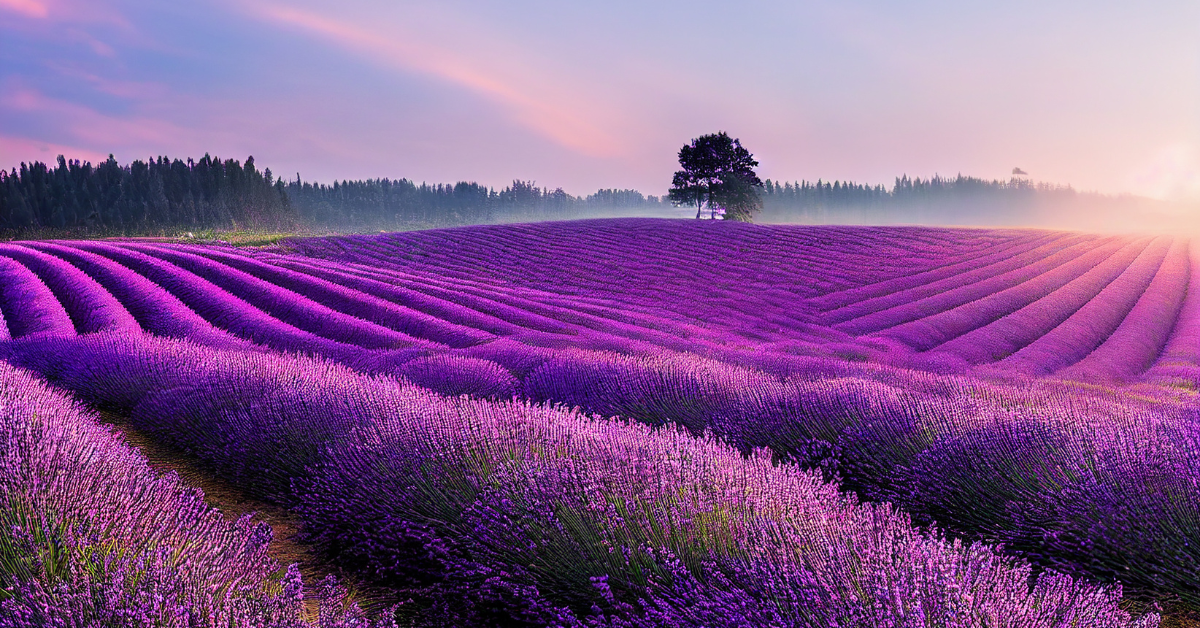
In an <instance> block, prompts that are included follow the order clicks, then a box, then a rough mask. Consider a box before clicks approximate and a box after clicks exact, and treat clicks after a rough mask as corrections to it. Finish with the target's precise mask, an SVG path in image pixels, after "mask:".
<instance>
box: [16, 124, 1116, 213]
mask: <svg viewBox="0 0 1200 628" xmlns="http://www.w3.org/2000/svg"><path fill="white" fill-rule="evenodd" d="M714 137H718V139H724V138H722V137H719V134H718V136H714ZM725 143H729V144H730V146H728V147H724V148H730V147H732V149H731V150H732V151H733V152H732V153H731V154H734V155H735V156H736V155H737V154H740V153H738V151H737V150H736V149H737V148H740V145H737V144H736V142H732V143H731V142H725ZM722 146H723V145H722ZM742 157H743V161H744V162H745V164H742V165H739V166H738V168H740V169H741V170H740V171H739V170H737V169H736V168H735V169H733V170H730V172H734V173H739V172H740V174H738V175H737V179H736V180H734V183H739V182H740V183H742V184H744V185H733V186H730V185H727V184H724V183H722V184H721V185H716V184H715V183H714V181H717V179H712V178H711V173H710V175H704V173H703V172H702V171H701V170H702V169H700V168H696V169H694V170H695V172H693V173H689V174H690V175H695V176H692V177H691V178H690V179H687V180H683V179H681V180H679V181H675V182H673V183H675V185H674V188H673V194H672V197H671V198H667V197H662V198H660V197H657V196H646V195H643V194H642V193H640V192H638V191H636V190H629V189H602V190H597V191H596V192H595V193H594V194H590V195H587V196H573V195H571V194H568V193H566V192H564V191H563V190H562V189H561V188H556V189H550V188H547V187H539V186H537V185H536V184H535V183H534V182H532V181H520V180H517V181H513V182H512V184H511V185H510V186H508V187H506V188H504V189H501V190H496V189H494V188H489V187H487V186H483V185H480V184H478V183H472V182H458V183H454V184H427V183H419V184H418V183H414V182H412V181H409V180H408V179H368V180H358V181H337V182H334V183H332V184H321V183H313V182H309V181H303V180H302V179H301V178H300V177H299V175H297V177H296V178H295V179H292V180H283V179H281V178H277V177H276V176H275V175H274V174H273V173H272V172H271V170H270V169H269V168H267V169H263V170H259V169H258V166H257V164H256V163H255V161H254V158H253V157H249V158H247V159H246V160H245V162H239V161H238V160H236V159H225V160H222V159H219V158H215V157H211V156H209V155H205V156H204V157H203V158H201V159H198V160H193V159H187V160H180V159H169V158H167V157H157V158H153V159H149V160H147V161H140V160H136V161H133V162H131V163H129V164H125V165H121V164H118V163H117V161H116V160H115V159H113V158H112V157H111V156H110V157H109V158H108V159H107V160H106V161H104V162H102V163H100V164H98V165H95V166H93V165H92V164H90V163H88V162H86V161H80V160H74V159H73V160H67V159H65V158H64V157H62V156H60V157H59V158H58V160H57V163H55V164H54V165H52V166H48V165H46V164H44V163H41V162H33V163H30V164H25V163H22V164H21V165H20V167H19V168H13V169H11V170H9V171H5V170H2V169H0V232H7V233H11V232H14V231H17V232H20V231H23V230H29V231H38V230H51V231H53V230H67V231H74V232H95V233H122V234H130V235H132V234H147V233H170V232H176V233H177V232H181V231H189V230H205V229H273V230H295V229H297V228H303V227H310V228H317V229H377V228H378V229H389V228H400V227H405V226H417V227H420V226H449V225H461V224H477V223H490V222H513V221H532V220H554V219H567V218H577V217H585V216H597V215H612V216H617V215H648V216H650V215H652V216H666V215H672V212H671V210H670V207H671V205H672V201H675V204H676V205H679V206H690V207H692V208H695V209H697V211H699V208H700V207H701V206H703V207H705V208H711V207H714V206H715V207H718V208H719V209H720V210H721V211H722V212H725V211H726V210H727V209H732V210H734V211H733V212H730V214H731V215H732V216H733V217H735V218H739V219H746V218H745V217H748V216H749V215H750V212H751V210H753V211H755V212H757V213H759V217H760V219H762V220H764V221H766V222H844V223H853V222H863V223H871V222H874V223H878V222H896V221H902V222H937V223H939V224H965V223H966V222H972V221H975V222H978V221H979V220H984V221H985V222H984V224H990V223H994V222H998V221H997V217H1000V218H1001V219H1012V220H1017V219H1020V218H1021V214H1022V212H1026V213H1030V212H1033V211H1035V209H1036V207H1037V206H1039V204H1040V205H1047V204H1051V203H1056V202H1062V201H1070V200H1078V199H1075V197H1076V196H1077V194H1076V192H1075V190H1073V189H1071V188H1070V187H1062V186H1053V185H1047V184H1041V183H1031V182H1029V181H1027V180H1024V179H1017V178H1014V179H1011V180H1009V181H1000V180H985V179H980V178H975V177H966V176H962V175H959V176H957V177H953V178H948V177H938V176H935V177H931V178H928V179H922V178H919V177H916V178H910V177H908V176H907V175H905V176H902V177H897V178H896V180H895V183H894V185H892V186H891V188H890V189H889V188H887V187H885V186H883V185H867V184H861V183H855V182H852V181H833V182H827V181H822V180H818V181H815V182H810V181H791V182H780V181H772V180H770V179H767V180H765V181H763V182H762V184H761V186H758V185H752V184H754V183H755V179H754V178H753V177H751V176H750V175H752V174H753V172H752V170H751V169H750V166H751V162H752V159H753V158H752V157H751V156H750V155H749V154H748V153H746V154H745V155H742ZM735 165H737V164H735ZM754 165H756V164H754ZM685 169H686V168H685ZM727 169H728V168H727ZM715 172H718V174H719V169H718V170H717V171H715ZM696 173H699V174H696ZM702 175H704V176H710V179H705V178H703V176H702ZM722 186H724V187H722ZM726 188H728V189H726ZM747 190H749V191H750V192H754V194H749V193H746V194H742V196H738V194H740V193H742V192H746V191H747ZM1078 196H1080V198H1081V199H1082V197H1084V196H1087V197H1088V202H1089V203H1092V202H1098V200H1097V199H1092V198H1091V196H1094V195H1078ZM743 197H744V198H743ZM755 197H757V198H755ZM1099 200H1103V199H1099ZM1114 202H1115V200H1114ZM725 206H728V207H725ZM760 208H761V211H759V209H760ZM1031 208H1032V209H1031ZM709 213H710V212H709V211H707V210H706V211H705V216H706V217H708V215H709ZM743 215H744V216H745V217H743ZM1031 215H1032V213H1031Z"/></svg>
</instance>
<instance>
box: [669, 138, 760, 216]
mask: <svg viewBox="0 0 1200 628" xmlns="http://www.w3.org/2000/svg"><path fill="white" fill-rule="evenodd" d="M757 165H758V162H757V161H755V160H754V156H753V155H751V154H750V151H748V150H746V149H745V148H742V143H741V142H740V141H739V140H737V139H734V138H731V137H729V135H727V134H726V133H725V132H724V131H721V132H719V133H716V134H712V135H702V136H700V137H698V138H696V139H694V140H692V143H691V144H688V145H686V146H684V147H683V148H681V149H679V166H680V167H681V168H682V170H679V171H678V172H676V173H675V176H674V177H673V178H672V179H671V192H670V198H671V201H672V202H674V203H675V204H676V205H695V206H696V218H699V217H700V215H701V212H702V211H703V209H704V204H705V203H708V208H709V212H710V213H709V218H710V219H711V218H716V217H717V210H718V209H720V210H722V211H723V215H724V218H725V220H739V221H742V222H750V221H751V220H752V218H753V213H754V211H756V210H758V209H761V208H762V199H761V198H760V197H759V190H760V189H761V188H762V181H760V180H759V178H758V175H757V174H755V173H754V167H755V166H757Z"/></svg>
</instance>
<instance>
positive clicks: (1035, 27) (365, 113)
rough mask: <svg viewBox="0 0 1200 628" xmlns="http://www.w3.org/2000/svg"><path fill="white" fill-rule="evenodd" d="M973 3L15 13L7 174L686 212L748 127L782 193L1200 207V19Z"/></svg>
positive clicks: (262, 6)
mask: <svg viewBox="0 0 1200 628" xmlns="http://www.w3.org/2000/svg"><path fill="white" fill-rule="evenodd" d="M967 4H968V3H965V2H962V1H961V0H959V1H954V2H951V1H946V2H906V3H899V2H882V1H880V2H864V1H846V0H839V1H829V2H784V1H774V2H767V1H761V2H755V1H745V0H743V1H742V2H739V3H730V2H707V1H697V0H688V1H686V2H685V1H682V0H681V1H678V2H676V1H671V2H664V1H657V2H656V1H649V2H647V1H639V2H630V1H625V0H605V1H603V2H596V1H593V2H563V1H561V0H559V1H557V2H550V1H526V0H508V1H505V2H500V1H487V2H485V1H477V2H467V1H455V0H442V1H439V2H382V1H378V0H376V1H368V0H340V1H339V2H336V3H335V2H316V1H308V0H302V1H299V2H286V3H285V2H272V1H260V0H238V1H232V0H230V1H220V0H217V1H208V2H204V1H189V2H163V1H162V0H157V1H154V2H151V1H147V0H0V167H6V168H11V167H12V166H14V165H16V164H17V163H18V162H21V161H32V160H43V161H49V160H51V159H53V158H54V156H55V155H57V154H59V153H64V154H66V155H67V156H68V157H72V156H74V157H79V158H84V159H91V160H93V161H94V160H97V159H102V158H104V157H105V156H107V155H108V153H113V154H115V155H116V157H117V158H118V159H119V160H120V161H122V162H126V161H129V160H131V159H134V158H143V159H144V158H147V157H149V156H152V155H169V156H172V157H187V156H192V157H199V156H201V155H203V154H204V153H205V152H209V153H212V154H213V155H218V156H220V157H226V158H227V157H235V158H238V159H244V158H245V157H246V156H247V155H254V157H255V160H256V161H257V162H258V163H259V164H260V166H268V167H270V168H272V170H273V171H274V172H275V173H276V174H282V175H285V176H287V177H295V176H296V173H297V172H299V173H300V175H301V176H302V177H303V178H305V179H316V180H320V181H326V182H328V181H332V180H333V179H334V178H338V179H343V178H367V177H385V176H386V177H392V178H399V177H407V178H409V179H413V180H416V181H429V182H453V181H458V180H472V181H478V182H480V183H484V184H487V185H492V186H495V187H503V186H504V185H506V184H507V183H509V182H510V181H511V180H512V179H514V178H520V179H526V180H528V179H534V180H536V181H537V182H538V184H539V185H548V186H550V187H558V186H561V187H563V188H564V189H566V190H567V191H568V192H571V193H573V194H586V193H589V192H592V191H594V190H596V189H597V188H600V187H616V188H627V187H631V188H636V189H639V190H642V191H643V192H645V193H648V194H661V193H662V192H664V191H665V190H666V188H667V187H668V185H669V183H670V176H671V173H672V171H673V170H674V169H675V167H676V162H675V157H676V152H677V151H678V150H679V147H680V146H682V145H683V144H685V143H686V142H688V141H689V140H690V139H691V138H693V137H696V136H698V135H701V134H704V133H710V132H715V131H717V130H725V131H727V132H729V133H730V134H731V135H733V136H735V137H739V138H741V140H742V143H743V145H744V146H746V147H747V148H749V149H750V150H751V151H752V152H753V153H754V154H755V156H756V157H757V158H758V159H759V161H760V162H761V167H760V170H759V174H760V176H763V177H764V178H768V177H769V178H773V179H788V180H791V179H801V178H807V179H817V178H818V177H820V178H824V179H827V180H828V179H843V180H845V179H853V180H857V181H861V182H869V183H888V184H890V182H891V181H892V178H893V177H895V176H897V175H899V174H901V173H907V174H909V175H919V176H929V175H932V174H934V173H941V174H943V175H953V174H956V173H959V172H962V173H964V174H971V175H976V176H982V177H987V178H1007V176H1008V173H1009V172H1010V171H1011V169H1012V168H1013V167H1014V166H1019V167H1021V168H1022V169H1024V170H1026V171H1028V172H1029V173H1030V174H1031V175H1032V176H1033V178H1035V179H1039V180H1045V181H1053V182H1058V183H1070V184H1072V185H1074V186H1076V187H1077V188H1080V189H1090V190H1100V191H1106V192H1133V193H1139V194H1145V195H1151V196H1157V197H1169V196H1180V195H1183V196H1193V197H1198V198H1200V2H1195V1H1194V0H1191V1H1187V2H1182V1H1181V2H1143V3H1136V4H1138V5H1139V6H1140V7H1141V8H1132V5H1134V4H1135V3H1129V2H1106V1H1096V0H1092V1H1088V2H1083V1H1080V2H1054V1H1045V0H1042V1H1038V2H1032V1H1031V2H1025V1H1024V0H1017V1H1012V2H1003V3H1001V2H987V3H984V2H978V3H971V4H974V5H978V6H965V5H967Z"/></svg>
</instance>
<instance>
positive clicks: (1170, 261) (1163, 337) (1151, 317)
mask: <svg viewBox="0 0 1200 628" xmlns="http://www.w3.org/2000/svg"><path fill="white" fill-rule="evenodd" d="M1189 249H1190V243H1189V241H1188V240H1187V239H1184V238H1176V239H1175V240H1174V241H1173V242H1172V243H1171V250H1170V251H1169V252H1168V253H1167V255H1166V257H1165V258H1164V259H1163V261H1162V265H1161V266H1159V268H1158V272H1157V273H1155V275H1154V279H1153V281H1151V282H1150V285H1149V286H1148V287H1147V288H1146V291H1145V293H1143V294H1142V295H1141V298H1139V299H1138V301H1137V304H1136V305H1134V306H1133V308H1132V309H1131V310H1130V311H1129V314H1128V315H1127V316H1125V318H1124V320H1122V321H1121V324H1120V326H1119V327H1117V329H1116V330H1115V331H1113V333H1112V335H1111V336H1109V337H1108V339H1106V340H1105V341H1104V344H1101V345H1100V346H1099V347H1097V348H1096V350H1095V351H1093V352H1091V353H1089V354H1088V355H1087V357H1085V358H1083V359H1082V360H1080V361H1079V362H1078V363H1076V364H1074V365H1072V366H1070V367H1068V368H1066V369H1063V370H1062V371H1058V372H1056V373H1055V374H1056V375H1059V376H1061V377H1066V378H1070V379H1083V380H1088V381H1097V382H1106V383H1111V382H1123V381H1129V380H1131V379H1132V378H1134V377H1136V376H1138V375H1141V374H1142V373H1143V372H1144V371H1145V370H1146V369H1148V368H1150V366H1151V365H1152V364H1153V363H1154V361H1155V360H1157V359H1158V357H1159V355H1160V354H1161V353H1162V351H1163V348H1164V347H1165V346H1166V344H1167V341H1168V339H1169V338H1170V337H1171V333H1172V331H1173V330H1174V329H1175V328H1176V326H1177V325H1179V323H1180V310H1181V308H1182V306H1183V302H1184V297H1185V295H1186V294H1187V288H1188V279H1189V276H1190V267H1191V257H1190V254H1189ZM1113 307H1114V308H1115V307H1116V305H1115V304H1114V305H1113Z"/></svg>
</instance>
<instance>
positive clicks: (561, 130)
mask: <svg viewBox="0 0 1200 628" xmlns="http://www.w3.org/2000/svg"><path fill="white" fill-rule="evenodd" d="M257 14H258V15H259V16H260V17H261V18H263V19H266V20H267V21H269V22H272V23H275V24H278V25H282V26H286V27H290V28H293V29H297V30H300V31H303V32H305V33H308V34H311V35H316V36H318V37H320V38H322V39H325V40H327V41H329V42H331V43H333V44H335V45H337V46H340V47H342V48H344V49H347V50H350V51H352V52H355V53H357V54H360V55H362V56H363V57H366V58H367V59H369V60H371V61H374V62H377V63H382V64H384V65H388V66H391V67H395V68H399V69H401V70H403V71H406V72H417V73H421V74H426V75H429V76H433V77H435V78H438V79H440V80H443V81H446V82H448V83H451V84H454V85H458V86H461V87H464V88H466V89H468V90H471V91H473V92H475V93H478V94H481V95H483V96H485V97H486V98H488V99H489V100H491V101H493V102H497V103H499V104H501V105H503V106H504V107H505V108H507V109H508V110H509V111H510V112H511V114H512V115H513V117H514V119H515V120H516V121H517V122H518V123H520V124H521V125H523V126H525V127H527V128H529V129H532V130H533V131H535V132H537V133H539V134H541V135H543V136H544V137H547V138H549V139H551V140H553V141H554V142H556V143H558V144H560V145H562V146H565V147H567V148H570V149H573V150H575V151H577V152H580V153H582V154H585V155H589V156H595V157H610V156H613V155H616V154H617V153H618V152H619V151H620V147H619V146H618V143H617V141H616V140H615V139H614V138H613V137H612V136H611V135H610V134H609V133H606V132H605V131H604V130H602V129H600V128H598V127H597V126H596V125H595V124H593V123H592V122H590V121H589V120H588V119H586V116H584V115H580V113H582V112H583V111H582V110H583V107H582V106H581V105H580V103H574V104H569V103H562V102H558V100H560V99H559V98H555V97H554V96H553V95H542V96H541V97H538V96H536V95H535V93H536V92H535V90H533V89H529V88H528V86H521V85H520V82H519V81H515V80H512V79H513V78H514V77H511V76H498V75H496V74H495V73H494V72H489V71H487V70H485V69H484V68H482V67H480V64H477V63H474V62H472V60H469V59H464V58H462V57H461V56H460V55H458V54H455V53H454V52H452V51H449V50H444V49H438V48H436V47H433V46H429V45H422V44H419V43H414V42H415V40H413V39H411V38H407V37H397V36H395V35H393V36H384V35H381V34H377V33H375V32H372V31H370V30H367V29H364V28H361V27H358V26H356V25H352V24H349V23H345V22H341V21H338V20H334V19H330V18H327V17H325V16H322V15H317V14H315V13H312V12H308V11H302V10H298V9H293V8H290V7H281V6H271V5H268V6H265V7H262V8H261V9H259V10H258V11H257Z"/></svg>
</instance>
